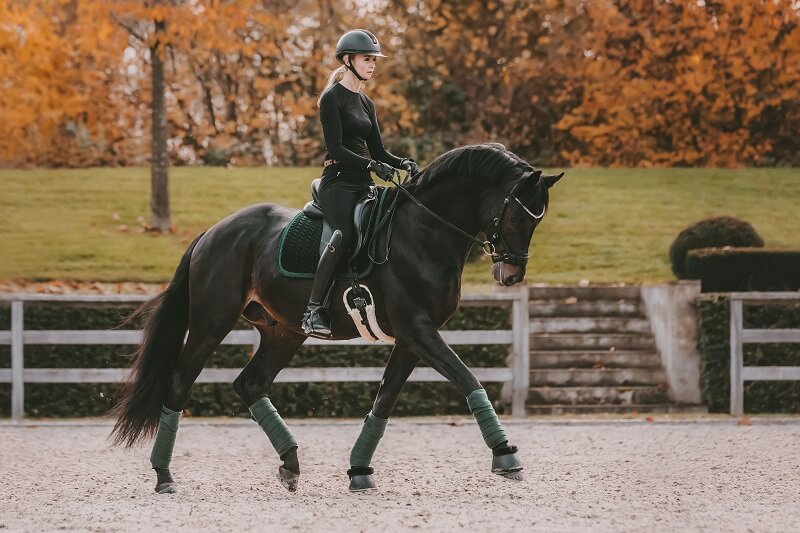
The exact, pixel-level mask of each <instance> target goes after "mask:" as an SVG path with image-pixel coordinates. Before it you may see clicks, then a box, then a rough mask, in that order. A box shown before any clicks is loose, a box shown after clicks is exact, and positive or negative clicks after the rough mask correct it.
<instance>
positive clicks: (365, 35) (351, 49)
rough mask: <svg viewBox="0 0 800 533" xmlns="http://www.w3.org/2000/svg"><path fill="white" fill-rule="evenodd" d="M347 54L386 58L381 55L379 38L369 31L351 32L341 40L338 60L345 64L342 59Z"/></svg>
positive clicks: (337, 45)
mask: <svg viewBox="0 0 800 533" xmlns="http://www.w3.org/2000/svg"><path fill="white" fill-rule="evenodd" d="M346 54H367V55H371V56H378V57H386V56H385V55H383V54H382V53H381V45H380V43H378V38H377V37H375V35H373V34H372V32H369V31H367V30H351V31H348V32H347V33H345V34H344V35H342V36H341V37H340V38H339V42H338V43H336V59H338V60H339V62H340V63H344V60H342V57H343V56H344V55H346Z"/></svg>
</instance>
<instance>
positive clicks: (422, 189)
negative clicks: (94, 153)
mask: <svg viewBox="0 0 800 533" xmlns="http://www.w3.org/2000/svg"><path fill="white" fill-rule="evenodd" d="M562 176H563V173H561V174H558V175H553V176H549V175H543V174H542V171H541V170H535V169H534V168H533V167H532V166H531V165H530V164H528V163H527V162H525V161H524V160H523V159H521V158H520V157H518V156H517V155H515V154H514V153H513V152H511V151H509V150H507V149H506V148H505V147H504V146H503V145H501V144H497V143H486V144H478V145H470V146H462V147H457V148H454V149H452V150H449V151H447V152H446V153H444V154H442V155H440V156H439V157H437V158H436V159H435V160H434V161H432V162H431V164H430V165H429V166H428V167H427V168H425V169H424V170H423V171H422V172H420V173H418V174H417V175H416V176H414V177H410V178H407V179H406V182H405V183H404V184H403V185H399V184H398V187H394V188H390V189H389V190H388V191H387V194H394V195H398V194H400V192H403V193H404V195H407V196H408V197H409V198H411V199H412V200H413V201H403V200H404V198H397V199H396V200H399V201H395V202H393V204H394V210H393V214H392V216H393V227H392V228H391V229H392V230H393V231H391V232H386V231H384V232H379V235H378V236H377V237H376V238H377V239H378V240H379V243H380V247H381V248H383V247H386V249H387V250H388V245H389V243H388V242H387V239H389V238H391V246H392V249H393V250H394V251H395V252H396V253H394V255H393V256H392V257H391V260H389V261H386V262H383V263H380V264H375V266H374V268H373V269H372V270H371V272H370V273H369V274H368V275H367V276H366V277H365V278H364V279H362V280H361V282H362V283H364V284H366V285H367V286H368V287H370V288H371V292H372V294H373V297H374V300H375V308H376V309H375V312H376V317H377V321H378V323H379V325H380V328H381V329H382V330H383V331H384V332H386V334H388V335H390V336H391V337H393V338H394V346H393V349H392V351H391V355H390V356H389V360H388V362H387V364H386V368H385V370H384V374H383V379H382V380H381V382H380V385H379V388H378V392H377V396H376V397H375V400H374V403H373V405H372V409H371V411H370V412H369V413H368V414H367V415H366V417H365V420H364V424H363V426H362V428H361V433H360V434H359V436H358V438H357V439H356V442H355V444H354V445H353V449H352V451H351V455H350V465H351V468H350V469H349V470H348V471H347V473H348V476H349V478H350V487H349V489H350V490H351V491H361V490H368V489H374V488H375V487H376V485H375V480H374V478H373V474H374V470H373V469H372V468H371V467H370V464H371V460H372V456H373V454H374V452H375V450H376V449H377V446H378V443H379V441H380V439H381V438H382V436H383V434H384V430H385V428H386V425H387V422H388V419H389V416H390V414H391V411H392V409H393V407H394V405H395V403H396V401H397V398H398V396H399V393H400V390H401V388H402V386H403V385H404V383H405V382H406V380H407V379H408V377H409V375H410V374H411V372H412V370H413V369H414V368H415V367H416V365H417V364H418V363H419V362H420V361H423V362H425V363H426V364H427V365H429V366H430V367H432V368H433V369H435V370H436V371H437V372H439V373H440V374H441V375H442V376H444V377H445V378H446V379H447V380H448V381H450V383H452V384H453V385H454V386H455V387H456V388H457V389H458V390H459V391H460V393H461V394H463V395H464V397H465V398H466V400H467V405H468V407H469V409H470V411H471V413H472V414H473V416H474V417H475V419H476V420H477V423H478V426H479V428H480V431H481V434H482V436H483V439H484V441H485V443H486V445H487V447H488V448H490V449H491V451H492V472H494V473H497V474H500V475H503V476H505V477H507V478H509V479H522V474H521V470H522V462H521V460H520V458H519V455H518V449H517V447H516V446H513V445H511V444H509V438H508V436H507V434H506V432H505V430H504V429H503V427H502V425H501V423H500V420H499V419H498V417H497V415H496V413H495V411H494V408H493V406H492V403H491V402H490V401H489V399H488V397H487V394H486V391H485V390H484V389H483V387H482V386H481V384H480V383H479V381H478V380H477V379H476V378H475V376H474V375H473V374H472V372H471V371H470V370H469V368H467V366H466V365H465V364H464V363H463V362H462V361H461V359H459V357H458V355H457V354H456V353H455V352H454V351H453V350H452V349H451V348H450V347H449V346H448V345H447V344H446V343H445V342H444V340H443V339H442V337H441V335H440V334H439V331H438V330H439V328H440V327H441V326H442V325H444V324H445V323H446V322H447V321H448V320H449V319H450V318H451V317H452V316H453V314H454V313H455V311H456V309H457V307H458V302H459V299H460V292H461V274H462V271H463V268H464V264H465V262H466V260H467V256H468V255H469V252H470V249H471V247H472V246H473V244H475V243H476V242H477V243H479V244H480V245H481V246H483V247H484V250H485V251H486V252H487V253H489V254H491V255H492V261H493V264H492V267H491V272H492V276H493V278H494V280H495V281H496V282H497V283H499V284H502V285H506V286H510V285H514V284H516V283H520V282H521V281H523V279H524V277H525V271H526V266H527V261H528V250H529V247H530V243H531V239H532V236H533V232H534V230H535V229H536V227H537V226H538V224H539V223H540V222H541V220H542V218H543V216H544V214H545V212H546V210H547V207H548V204H549V193H548V191H549V189H550V188H551V187H552V186H553V185H554V184H555V183H556V182H557V181H558V180H559V179H560V178H561V177H562ZM398 188H402V191H400V190H398ZM297 213H298V211H297V210H296V209H290V208H287V207H284V206H281V205H278V204H270V203H260V204H256V205H251V206H249V207H245V208H243V209H241V210H239V211H237V212H235V213H233V214H231V215H229V216H228V217H227V218H224V219H223V220H221V221H219V222H217V223H216V224H214V225H213V226H212V227H211V228H209V229H208V230H206V231H205V232H203V233H201V234H200V235H198V236H197V237H196V238H195V239H194V241H193V242H192V243H191V244H190V245H189V247H188V248H187V250H186V251H185V253H184V254H183V256H182V257H181V259H180V262H179V264H178V266H177V269H176V271H175V274H174V276H173V278H172V280H171V281H170V283H169V284H168V286H167V287H166V289H164V291H163V292H161V293H160V294H159V295H157V296H155V297H154V298H152V299H151V300H149V301H147V302H145V303H144V304H142V305H141V306H140V307H139V308H138V309H137V310H136V311H135V312H134V314H133V315H131V317H129V319H133V318H134V317H137V316H142V317H144V326H143V336H142V340H141V343H140V344H139V346H138V347H137V349H136V350H135V352H134V353H133V354H132V356H131V367H130V371H129V374H128V376H127V377H126V378H125V380H123V383H122V385H121V391H120V394H119V400H118V402H117V403H116V405H115V406H114V408H113V409H112V411H111V414H112V416H116V418H117V420H116V424H115V426H114V429H113V430H112V432H111V435H110V437H112V438H113V443H114V444H116V445H119V444H124V445H126V446H128V447H129V446H131V445H133V444H135V443H136V442H138V441H140V440H144V439H146V438H152V437H153V436H155V441H154V444H153V450H152V453H151V456H150V461H151V464H152V467H153V469H154V470H155V472H156V478H157V479H156V486H155V490H156V492H158V493H172V492H175V491H176V490H177V484H176V483H175V481H174V479H173V477H172V473H171V471H170V461H171V457H172V450H173V447H174V443H175V439H176V435H177V429H178V423H179V420H180V416H181V411H182V410H183V408H184V407H185V406H186V404H187V403H188V400H189V397H190V392H191V387H192V384H193V383H194V382H195V380H196V379H197V377H198V375H199V374H200V372H201V371H202V369H203V366H204V364H205V362H206V360H207V359H208V357H209V356H210V355H211V353H212V352H213V351H214V350H215V349H216V348H217V346H218V345H219V344H220V343H221V341H222V340H223V338H224V337H225V336H226V335H227V334H228V333H229V332H230V331H231V329H232V328H233V326H234V324H235V323H236V321H237V320H238V318H239V317H240V316H243V317H244V318H245V319H246V320H247V321H248V322H249V323H251V324H252V325H253V327H254V328H255V329H257V330H258V332H259V334H260V344H259V346H258V349H257V350H256V351H255V353H254V354H253V355H252V357H251V359H250V360H249V362H248V363H247V364H246V365H245V367H244V369H243V370H242V371H241V373H240V374H239V375H238V377H237V378H236V379H235V380H234V382H233V387H234V389H235V391H236V393H237V394H238V396H239V397H240V398H241V399H242V401H243V402H244V403H245V405H247V406H248V408H249V410H250V412H251V414H252V418H253V419H254V420H255V421H256V422H257V423H258V424H259V425H260V426H261V427H262V428H263V430H264V432H265V433H266V434H267V437H268V439H269V440H270V442H271V444H272V445H273V447H274V448H275V451H276V452H277V454H278V456H279V457H280V460H281V461H282V464H280V465H279V466H278V472H277V477H278V480H279V481H280V483H281V484H282V485H283V486H284V487H285V488H286V489H288V490H289V491H295V490H297V487H298V482H299V476H300V464H299V460H298V457H297V449H298V444H297V442H296V440H295V439H294V436H293V435H292V433H291V431H290V430H289V428H288V427H287V425H286V424H285V422H284V421H283V419H282V418H281V417H280V415H279V414H278V412H277V409H276V408H275V406H273V405H272V403H271V401H270V399H269V392H270V387H271V385H272V383H273V381H274V380H275V377H276V376H277V374H278V373H279V372H280V371H281V369H283V368H285V367H286V366H288V365H289V363H290V362H291V360H292V356H293V355H294V354H295V353H296V352H297V351H298V350H299V349H300V347H301V346H302V345H303V343H304V341H305V340H306V338H307V337H306V335H305V334H304V333H303V330H302V329H301V328H300V322H301V317H302V314H303V311H304V309H305V304H306V302H307V301H308V296H309V292H310V291H311V285H312V281H311V280H308V279H294V278H290V277H286V276H283V275H281V273H280V272H279V268H278V265H277V262H276V254H277V252H278V247H279V242H280V238H281V234H282V231H283V230H284V228H285V227H286V226H287V224H288V223H289V222H290V221H291V220H292V218H293V217H294V216H295V215H296V214H297ZM481 231H484V232H485V234H486V235H487V236H488V237H489V238H488V240H485V241H481V240H478V239H477V238H476V236H477V235H478V234H479V233H480V232H481ZM398 250H399V251H400V252H399V253H397V251H398ZM342 285H343V284H342V283H340V282H337V283H336V285H335V286H334V289H333V293H332V298H333V299H332V301H333V302H341V301H342V296H343V291H344V290H345V288H346V287H344V286H342ZM331 326H332V333H333V339H352V338H356V337H358V336H359V333H358V331H357V329H356V327H355V325H354V323H353V321H351V320H350V317H349V316H348V314H347V313H346V312H345V310H344V308H343V306H341V305H340V306H333V307H332V309H331ZM187 331H188V336H187ZM184 339H185V342H184Z"/></svg>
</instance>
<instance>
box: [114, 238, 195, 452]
mask: <svg viewBox="0 0 800 533" xmlns="http://www.w3.org/2000/svg"><path fill="white" fill-rule="evenodd" d="M202 236H203V234H202V233H201V234H200V235H198V236H197V238H196V239H195V240H194V241H193V242H192V244H190V245H189V248H188V249H187V250H186V252H185V253H184V254H183V257H181V261H180V263H179V264H178V268H177V269H176V271H175V275H174V276H173V278H172V281H170V283H169V285H168V286H167V288H166V289H165V290H164V292H162V293H161V294H159V295H158V296H156V297H155V298H153V299H151V300H149V301H147V302H145V303H144V304H142V306H140V307H139V308H138V309H137V310H136V311H135V312H134V313H133V314H132V315H131V316H129V317H128V318H127V319H126V320H125V322H124V324H127V323H128V322H130V321H131V320H133V319H135V318H137V317H139V316H144V317H145V324H144V328H143V330H142V342H141V344H139V347H138V349H137V350H136V351H135V352H134V353H133V355H132V356H131V367H130V372H129V374H128V376H127V377H126V378H125V381H123V383H122V386H121V388H120V395H119V400H118V402H117V405H115V406H114V408H113V409H112V410H111V413H110V414H111V415H112V416H116V417H117V423H116V425H115V426H114V429H113V430H112V431H111V435H113V437H114V444H123V443H124V444H125V446H126V447H128V446H132V445H133V444H135V443H136V441H138V440H140V439H145V438H150V437H152V436H153V435H154V434H155V432H156V429H157V428H158V421H159V418H160V416H161V406H162V405H163V403H164V400H165V399H166V397H167V387H168V384H169V380H170V377H171V376H172V372H173V369H174V366H175V361H176V360H177V359H178V355H179V354H180V351H181V349H182V348H183V339H184V336H185V335H186V330H187V329H188V328H189V261H190V259H191V257H192V250H194V247H195V245H196V244H197V241H199V240H200V237H202Z"/></svg>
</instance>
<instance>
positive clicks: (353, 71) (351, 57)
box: [342, 54, 367, 81]
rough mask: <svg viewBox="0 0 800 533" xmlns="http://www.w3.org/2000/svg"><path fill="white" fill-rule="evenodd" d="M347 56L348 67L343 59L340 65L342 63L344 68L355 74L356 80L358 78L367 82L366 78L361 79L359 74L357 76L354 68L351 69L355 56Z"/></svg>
mask: <svg viewBox="0 0 800 533" xmlns="http://www.w3.org/2000/svg"><path fill="white" fill-rule="evenodd" d="M347 56H348V57H349V58H350V64H349V65H348V64H347V63H345V62H344V58H342V59H343V60H342V63H344V66H346V67H347V68H348V69H349V70H350V72H352V73H353V74H355V75H356V78H358V79H359V80H361V81H367V78H362V77H361V74H359V73H358V71H357V70H356V69H355V67H353V58H354V57H355V54H347Z"/></svg>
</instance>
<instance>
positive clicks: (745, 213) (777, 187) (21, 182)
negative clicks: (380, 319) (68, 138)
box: [0, 167, 800, 284]
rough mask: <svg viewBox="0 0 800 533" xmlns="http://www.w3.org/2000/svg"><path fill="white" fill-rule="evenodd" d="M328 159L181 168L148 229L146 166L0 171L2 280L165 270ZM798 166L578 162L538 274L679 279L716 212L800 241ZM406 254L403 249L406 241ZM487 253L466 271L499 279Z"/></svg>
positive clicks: (536, 246)
mask: <svg viewBox="0 0 800 533" xmlns="http://www.w3.org/2000/svg"><path fill="white" fill-rule="evenodd" d="M318 175H319V169H317V168H244V169H224V168H196V167H182V168H174V169H171V171H170V195H171V201H172V213H173V222H174V224H175V226H176V232H175V233H174V234H171V235H168V236H153V235H150V234H147V233H143V232H140V228H141V226H142V223H143V222H144V221H146V220H148V218H149V216H148V213H149V210H148V209H149V208H148V203H149V183H150V174H149V170H148V169H144V168H122V169H105V168H97V169H75V170H72V169H70V170H26V171H22V170H5V171H0V191H2V192H0V213H2V216H0V279H5V280H10V279H19V280H43V279H77V280H96V281H118V280H141V281H165V280H168V279H169V277H170V276H171V275H172V273H173V271H174V268H175V266H176V264H177V261H178V259H179V258H180V255H181V254H182V253H183V251H184V249H185V247H186V245H187V244H188V243H189V242H190V241H191V240H192V238H193V237H194V236H195V235H196V234H197V233H198V232H200V231H202V230H203V229H205V228H207V227H209V226H210V225H212V224H214V223H215V222H216V221H217V220H219V219H220V218H223V217H225V216H227V215H228V214H230V213H232V212H234V211H236V210H237V209H239V208H241V207H243V206H245V205H248V204H251V203H256V202H262V201H268V202H276V203H281V204H284V205H288V206H292V207H298V208H299V207H301V206H302V205H303V204H304V203H305V202H306V201H307V199H308V197H309V191H308V184H309V182H310V181H311V179H313V178H315V177H317V176H318ZM798 206H800V172H798V170H797V169H742V170H721V169H574V170H568V171H567V175H566V177H565V178H564V179H563V180H562V181H561V182H560V183H559V184H558V185H557V186H556V187H555V188H554V189H553V191H552V199H551V208H550V212H549V214H548V216H547V217H546V218H545V220H544V222H543V223H542V225H541V226H540V228H539V229H538V230H537V232H536V234H535V235H534V242H533V245H532V248H531V261H530V264H529V267H528V277H527V280H528V282H530V283H534V282H548V283H561V282H565V283H569V282H576V281H579V280H582V279H587V280H589V281H592V282H611V281H624V282H643V281H657V280H665V279H671V278H672V274H671V272H670V269H669V262H668V258H667V250H668V248H669V245H670V243H671V242H672V240H673V239H674V238H675V236H676V235H677V233H678V232H679V231H680V230H681V229H682V228H684V227H685V226H686V225H688V224H690V223H692V222H695V221H696V220H699V219H701V218H704V217H707V216H710V215H731V216H735V217H739V218H743V219H745V220H747V221H748V222H750V223H751V224H753V225H754V226H755V228H756V230H757V231H758V232H759V233H760V234H761V235H762V237H764V239H765V241H766V243H767V246H770V247H777V248H796V249H800V217H798V214H799V213H800V207H798ZM395 253H400V251H399V250H396V251H395ZM489 265H490V263H489V262H488V261H482V262H478V263H476V264H473V265H469V266H468V268H467V271H466V272H465V278H464V279H465V282H467V283H470V284H476V283H477V284H479V283H490V282H491V277H490V274H489Z"/></svg>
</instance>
